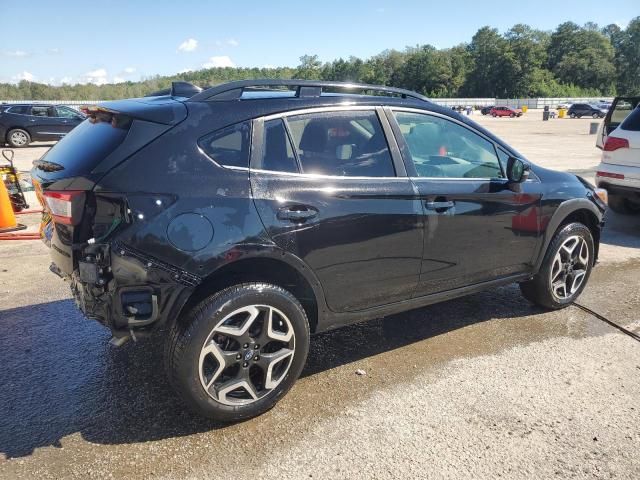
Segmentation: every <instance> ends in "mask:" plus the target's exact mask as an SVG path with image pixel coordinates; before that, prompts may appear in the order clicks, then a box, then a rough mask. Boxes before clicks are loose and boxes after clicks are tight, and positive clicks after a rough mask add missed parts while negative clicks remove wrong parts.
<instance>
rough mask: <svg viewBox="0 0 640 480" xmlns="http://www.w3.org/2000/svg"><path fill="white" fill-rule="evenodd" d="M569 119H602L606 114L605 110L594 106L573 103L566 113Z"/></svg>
mask: <svg viewBox="0 0 640 480" xmlns="http://www.w3.org/2000/svg"><path fill="white" fill-rule="evenodd" d="M567 114H568V115H569V117H571V118H582V117H593V118H604V117H605V115H606V114H607V109H605V108H599V107H597V106H595V105H590V104H588V103H574V104H573V105H571V107H570V108H569V111H568V112H567Z"/></svg>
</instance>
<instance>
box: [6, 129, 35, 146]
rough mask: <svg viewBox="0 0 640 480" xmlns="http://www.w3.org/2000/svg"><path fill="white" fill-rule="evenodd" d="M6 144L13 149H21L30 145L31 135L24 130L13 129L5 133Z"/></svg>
mask: <svg viewBox="0 0 640 480" xmlns="http://www.w3.org/2000/svg"><path fill="white" fill-rule="evenodd" d="M7 143H8V144H9V146H11V147H13V148H23V147H26V146H27V145H29V144H30V143H31V135H29V132H27V131H26V130H23V129H21V128H14V129H13V130H9V133H7Z"/></svg>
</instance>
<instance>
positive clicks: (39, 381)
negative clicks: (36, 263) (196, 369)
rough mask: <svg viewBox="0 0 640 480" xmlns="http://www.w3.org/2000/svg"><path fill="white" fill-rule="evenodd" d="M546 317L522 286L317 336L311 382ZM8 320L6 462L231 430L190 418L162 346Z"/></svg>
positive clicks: (74, 321) (66, 321) (55, 312)
mask: <svg viewBox="0 0 640 480" xmlns="http://www.w3.org/2000/svg"><path fill="white" fill-rule="evenodd" d="M541 312H542V310H540V309H538V308H537V307H534V306H532V305H530V304H529V303H528V302H526V301H523V299H522V297H521V296H520V293H519V290H518V288H517V286H515V285H514V286H508V287H503V288H500V289H496V290H493V291H488V292H482V293H479V294H476V295H471V296H468V297H465V298H461V299H458V300H451V301H448V302H444V303H441V304H437V305H432V306H429V307H425V308H421V309H418V310H413V311H410V312H406V313H403V314H401V315H393V316H390V317H387V318H385V319H379V320H373V321H370V322H366V323H362V324H358V325H352V326H349V327H344V328H341V329H338V330H333V331H330V332H325V333H321V334H317V335H315V336H313V337H312V339H311V346H310V352H309V357H308V361H307V365H306V367H305V369H304V372H303V374H302V376H303V377H310V376H313V375H316V374H318V373H320V372H323V371H325V370H329V369H333V368H336V367H340V366H342V365H345V364H349V363H351V362H354V361H357V360H360V359H363V358H366V357H369V356H374V355H378V354H380V353H383V352H387V351H390V350H394V349H399V348H403V347H405V346H407V345H410V344H412V343H414V342H420V341H422V340H425V339H428V338H430V337H434V336H438V335H442V334H444V333H447V332H450V331H452V330H456V329H460V328H463V327H466V326H469V325H472V324H476V323H480V322H485V321H487V320H491V319H497V318H511V317H514V318H515V319H516V320H517V319H518V317H523V316H530V315H535V314H538V313H541ZM0 319H1V321H0V329H1V330H0V363H1V364H2V369H1V371H0V385H1V386H2V387H1V390H2V396H1V397H0V453H4V454H5V455H6V456H7V457H8V458H13V457H22V456H27V455H30V454H31V453H33V451H34V450H35V449H37V448H40V447H46V446H58V447H60V446H61V445H62V443H61V440H62V439H63V438H64V437H66V436H68V435H71V434H74V433H78V432H79V433H80V434H81V435H82V437H83V438H84V439H85V440H86V441H89V442H92V443H98V444H128V443H133V442H145V441H151V440H159V439H164V438H169V437H180V436H187V435H192V434H195V433H200V432H205V431H211V430H215V429H224V428H226V426H225V425H222V424H219V423H216V422H214V421H208V420H203V419H202V418H201V417H199V416H197V415H194V414H192V413H190V412H189V411H188V410H186V409H185V408H184V406H183V404H182V403H181V401H180V400H179V399H178V398H177V396H176V395H175V394H174V393H173V391H172V390H171V389H170V387H169V385H168V384H167V380H166V378H165V375H164V370H163V358H162V356H163V355H162V342H161V341H160V340H161V339H160V338H149V339H146V340H144V341H139V342H138V343H137V344H135V343H133V342H129V343H127V344H125V345H124V346H122V347H120V348H112V347H110V346H109V345H108V343H107V340H108V338H109V334H108V332H107V330H106V329H105V328H104V327H102V326H100V325H98V324H97V323H96V322H93V321H88V320H86V319H84V318H83V317H82V316H81V315H80V313H79V312H78V311H77V310H76V308H75V306H74V305H73V302H72V301H70V300H61V301H55V302H49V303H43V304H38V305H30V306H25V307H19V308H15V309H10V310H4V311H0Z"/></svg>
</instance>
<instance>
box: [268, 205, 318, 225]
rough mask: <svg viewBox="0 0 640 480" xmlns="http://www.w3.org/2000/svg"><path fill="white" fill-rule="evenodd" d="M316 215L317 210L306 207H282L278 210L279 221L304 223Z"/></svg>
mask: <svg viewBox="0 0 640 480" xmlns="http://www.w3.org/2000/svg"><path fill="white" fill-rule="evenodd" d="M316 215H318V210H316V209H315V208H313V207H310V206H307V205H292V206H289V207H282V208H281V209H279V210H278V218H279V219H280V220H290V221H294V222H304V221H305V220H309V219H310V218H313V217H315V216H316Z"/></svg>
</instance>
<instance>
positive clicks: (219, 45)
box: [216, 38, 240, 48]
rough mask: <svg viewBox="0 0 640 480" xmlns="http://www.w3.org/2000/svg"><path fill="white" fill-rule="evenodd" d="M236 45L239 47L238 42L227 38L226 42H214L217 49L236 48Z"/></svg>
mask: <svg viewBox="0 0 640 480" xmlns="http://www.w3.org/2000/svg"><path fill="white" fill-rule="evenodd" d="M238 45H240V42H239V41H237V40H236V39H235V38H227V39H226V40H216V47H217V48H222V47H237V46H238Z"/></svg>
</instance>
